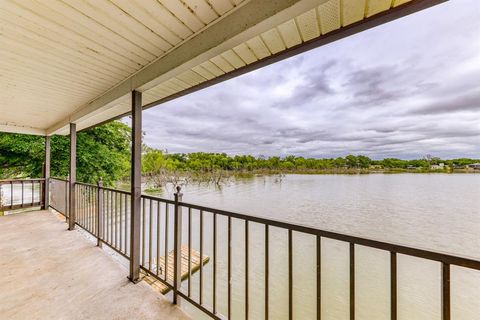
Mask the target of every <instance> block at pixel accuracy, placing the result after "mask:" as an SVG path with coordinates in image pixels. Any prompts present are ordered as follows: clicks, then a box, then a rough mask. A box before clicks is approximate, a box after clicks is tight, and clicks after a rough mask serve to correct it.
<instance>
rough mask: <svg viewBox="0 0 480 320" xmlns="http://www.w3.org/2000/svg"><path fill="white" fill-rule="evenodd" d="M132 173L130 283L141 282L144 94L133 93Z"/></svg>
mask: <svg viewBox="0 0 480 320" xmlns="http://www.w3.org/2000/svg"><path fill="white" fill-rule="evenodd" d="M131 167H132V173H131V177H130V179H131V209H130V275H129V279H130V281H132V282H134V283H136V282H138V281H140V249H141V248H140V228H141V225H140V223H141V219H140V216H141V214H142V212H141V210H142V208H141V201H142V185H141V184H142V93H141V92H137V91H133V92H132V164H131Z"/></svg>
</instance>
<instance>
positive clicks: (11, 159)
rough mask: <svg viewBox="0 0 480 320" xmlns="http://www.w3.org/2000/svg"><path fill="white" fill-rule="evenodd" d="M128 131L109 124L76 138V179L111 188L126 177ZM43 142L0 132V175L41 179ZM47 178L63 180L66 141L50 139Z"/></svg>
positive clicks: (120, 125) (67, 150)
mask: <svg viewBox="0 0 480 320" xmlns="http://www.w3.org/2000/svg"><path fill="white" fill-rule="evenodd" d="M130 132H131V130H130V128H129V127H128V126H127V125H126V124H124V123H122V122H119V121H113V122H110V123H107V124H105V125H102V126H98V127H95V128H92V129H89V130H85V131H83V132H79V133H78V136H77V180H78V181H82V182H87V183H96V182H97V181H99V180H100V179H102V180H103V181H104V182H105V184H106V185H112V184H113V183H115V182H116V181H118V180H120V179H121V178H123V177H125V176H127V175H128V174H129V168H130ZM44 143H45V140H44V138H43V137H40V136H32V135H23V134H11V133H0V168H1V169H0V176H2V177H3V178H19V177H22V178H27V177H31V178H38V177H41V176H42V172H43V163H44V158H45V152H44ZM51 147H52V151H51V152H52V154H51V175H52V176H58V177H67V176H68V171H69V157H70V155H69V154H70V140H69V137H68V136H53V137H52V140H51Z"/></svg>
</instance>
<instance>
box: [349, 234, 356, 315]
mask: <svg viewBox="0 0 480 320" xmlns="http://www.w3.org/2000/svg"><path fill="white" fill-rule="evenodd" d="M350 320H355V244H354V243H352V242H351V243H350Z"/></svg>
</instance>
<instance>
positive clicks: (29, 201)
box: [0, 179, 45, 211]
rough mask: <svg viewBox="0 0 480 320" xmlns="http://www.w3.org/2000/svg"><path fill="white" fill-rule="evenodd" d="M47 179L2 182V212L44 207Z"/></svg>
mask: <svg viewBox="0 0 480 320" xmlns="http://www.w3.org/2000/svg"><path fill="white" fill-rule="evenodd" d="M44 184H45V179H17V180H0V211H6V210H17V209H23V208H32V207H42V206H43V205H44V199H45V198H44V196H45V194H44V192H45V191H44V190H45V188H44Z"/></svg>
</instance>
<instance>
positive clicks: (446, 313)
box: [442, 262, 451, 320]
mask: <svg viewBox="0 0 480 320" xmlns="http://www.w3.org/2000/svg"><path fill="white" fill-rule="evenodd" d="M450 316H451V311H450V264H448V263H445V262H442V320H450Z"/></svg>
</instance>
